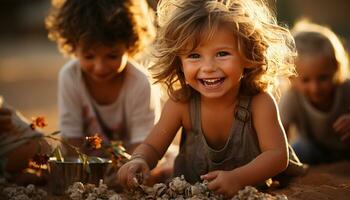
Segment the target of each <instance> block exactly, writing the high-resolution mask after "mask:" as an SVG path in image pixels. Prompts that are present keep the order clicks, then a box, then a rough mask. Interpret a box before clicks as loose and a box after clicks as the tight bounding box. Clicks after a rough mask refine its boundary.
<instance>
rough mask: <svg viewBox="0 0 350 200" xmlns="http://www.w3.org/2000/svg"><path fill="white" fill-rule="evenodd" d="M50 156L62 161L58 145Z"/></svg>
mask: <svg viewBox="0 0 350 200" xmlns="http://www.w3.org/2000/svg"><path fill="white" fill-rule="evenodd" d="M52 156H53V157H55V158H56V160H57V161H60V162H63V161H64V158H63V156H62V152H61V149H60V148H59V147H58V146H57V147H56V148H55V149H54V150H53V151H52Z"/></svg>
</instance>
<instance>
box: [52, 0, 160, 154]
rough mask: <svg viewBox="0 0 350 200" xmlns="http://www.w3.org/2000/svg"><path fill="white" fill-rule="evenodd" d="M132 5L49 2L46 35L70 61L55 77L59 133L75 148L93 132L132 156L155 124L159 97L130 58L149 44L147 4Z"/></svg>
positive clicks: (111, 0) (109, 0)
mask: <svg viewBox="0 0 350 200" xmlns="http://www.w3.org/2000/svg"><path fill="white" fill-rule="evenodd" d="M135 2H139V3H140V2H141V1H132V0H125V1H119V0H98V1H96V0H66V1H59V2H56V3H55V1H53V9H52V11H51V13H50V15H49V16H48V17H47V19H46V25H47V29H48V31H49V37H50V39H52V40H54V41H56V42H57V43H58V46H59V47H60V50H61V51H63V53H66V54H68V55H71V56H74V57H75V58H76V59H73V60H71V61H69V62H68V63H67V64H65V65H64V66H63V68H62V69H61V71H60V74H59V83H58V104H59V116H60V117H59V118H60V130H61V132H62V137H63V138H65V139H67V140H68V142H70V143H71V144H74V145H76V146H78V147H82V146H83V144H84V138H85V137H86V136H91V135H94V134H96V133H98V134H100V135H102V138H103V141H104V142H108V141H110V140H120V141H122V142H123V145H124V146H125V147H126V149H127V151H128V152H132V150H133V149H134V148H135V147H136V146H137V145H138V144H139V143H140V142H141V141H142V140H143V139H144V138H145V137H146V134H147V133H148V132H149V130H150V129H151V128H152V126H153V125H154V123H155V120H156V114H157V109H158V108H159V103H158V102H159V101H158V99H159V98H158V97H157V95H156V93H155V91H152V90H151V85H150V82H149V80H148V78H147V76H146V74H145V73H144V72H143V71H142V70H141V68H140V66H138V65H137V64H136V63H135V62H134V61H133V59H132V58H133V57H134V56H135V55H137V53H139V52H140V51H141V50H142V49H143V47H145V45H146V44H147V43H148V42H150V41H151V39H152V36H153V28H152V22H149V23H147V17H146V16H144V15H143V13H144V12H143V11H144V10H147V8H146V9H145V8H143V7H142V6H145V5H147V3H146V2H144V4H141V3H140V4H135ZM85 152H86V153H87V154H89V155H99V156H103V155H102V154H101V152H96V150H94V151H91V152H89V151H88V150H86V151H85ZM71 153H72V152H71ZM68 154H70V153H68Z"/></svg>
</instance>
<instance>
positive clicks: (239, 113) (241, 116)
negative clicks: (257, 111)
mask: <svg viewBox="0 0 350 200" xmlns="http://www.w3.org/2000/svg"><path fill="white" fill-rule="evenodd" d="M250 102H251V97H250V96H245V95H241V96H239V100H238V104H237V105H236V108H235V111H234V116H235V119H236V124H237V128H238V129H240V130H241V131H243V129H244V126H245V123H246V122H248V121H249V120H250V117H251V116H250V115H251V114H250V111H249V106H250Z"/></svg>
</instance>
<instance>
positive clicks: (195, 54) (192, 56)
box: [187, 53, 200, 59]
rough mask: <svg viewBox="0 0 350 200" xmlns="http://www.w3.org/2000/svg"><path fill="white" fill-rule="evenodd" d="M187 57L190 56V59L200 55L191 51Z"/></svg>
mask: <svg viewBox="0 0 350 200" xmlns="http://www.w3.org/2000/svg"><path fill="white" fill-rule="evenodd" d="M187 57H188V58H192V59H196V58H200V55H199V54H198V53H191V54H189V55H188V56H187Z"/></svg>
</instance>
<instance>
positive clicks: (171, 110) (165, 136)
mask: <svg viewBox="0 0 350 200" xmlns="http://www.w3.org/2000/svg"><path fill="white" fill-rule="evenodd" d="M186 112H187V111H186V104H182V103H178V102H174V101H173V100H171V99H169V100H168V101H167V102H166V103H165V105H164V108H163V111H162V114H161V116H160V119H159V121H158V123H157V124H156V125H155V126H154V127H153V129H152V131H151V133H150V134H149V135H148V136H147V138H146V139H145V140H144V142H142V143H141V144H140V145H139V146H138V147H137V148H136V149H135V151H134V153H133V154H132V157H131V160H130V161H129V162H127V163H126V164H124V165H123V166H122V167H121V168H120V169H119V170H118V174H117V180H118V182H119V184H120V185H122V186H124V187H128V188H133V187H135V186H137V184H136V183H135V180H137V182H139V183H142V182H143V181H144V180H145V179H147V176H149V172H150V169H152V168H154V167H155V166H156V165H157V163H158V161H159V159H160V158H161V157H162V156H163V155H164V153H165V152H166V150H167V148H168V147H169V145H170V143H171V142H172V140H173V139H174V137H175V135H176V132H177V131H178V129H179V128H180V126H182V124H183V115H184V114H185V113H186ZM139 175H141V178H137V177H140V176H139ZM135 178H136V179H135Z"/></svg>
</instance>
